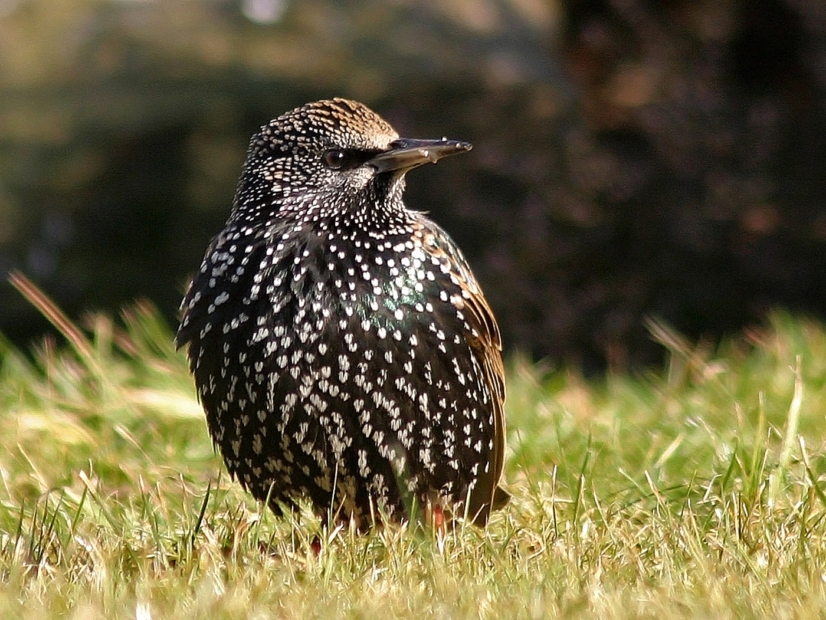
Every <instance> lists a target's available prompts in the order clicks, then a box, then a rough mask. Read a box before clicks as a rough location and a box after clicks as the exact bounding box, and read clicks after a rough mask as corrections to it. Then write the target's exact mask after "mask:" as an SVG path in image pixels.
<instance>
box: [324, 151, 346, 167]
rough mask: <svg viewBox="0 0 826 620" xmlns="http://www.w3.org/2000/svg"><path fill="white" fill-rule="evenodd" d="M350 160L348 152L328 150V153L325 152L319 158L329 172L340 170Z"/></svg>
mask: <svg viewBox="0 0 826 620" xmlns="http://www.w3.org/2000/svg"><path fill="white" fill-rule="evenodd" d="M350 159H351V158H350V157H348V152H347V151H342V150H340V149H330V150H329V151H325V152H324V155H322V156H321V161H323V162H324V165H325V166H327V167H328V168H329V169H330V170H341V169H342V168H344V167H345V166H346V165H347V163H348V161H349V160H350Z"/></svg>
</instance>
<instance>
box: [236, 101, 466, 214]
mask: <svg viewBox="0 0 826 620" xmlns="http://www.w3.org/2000/svg"><path fill="white" fill-rule="evenodd" d="M470 148H471V145H470V144H469V143H467V142H459V141H457V140H447V139H445V138H442V139H441V140H410V139H404V138H399V135H398V134H397V133H396V131H395V130H394V129H393V128H392V127H391V126H390V125H389V124H388V123H387V121H385V120H384V119H383V118H381V117H380V116H379V115H378V114H376V113H375V112H373V111H372V110H370V109H369V108H367V107H366V106H365V105H363V104H361V103H358V102H355V101H350V100H347V99H331V100H325V101H316V102H314V103H308V104H306V105H303V106H301V107H299V108H296V109H295V110H291V111H290V112H287V113H285V114H283V115H281V116H279V117H278V118H276V119H275V120H273V121H271V122H270V123H268V124H267V125H265V126H264V127H262V128H261V131H260V132H259V133H257V134H256V135H255V136H253V138H252V141H251V142H250V147H249V151H248V153H247V160H246V163H245V164H244V172H243V174H242V176H241V180H240V183H239V186H238V194H237V198H236V205H235V211H234V215H236V216H239V215H240V216H241V217H244V218H245V219H249V218H258V217H263V218H269V217H272V216H273V215H275V214H276V213H278V212H284V211H301V212H303V213H305V214H309V213H324V212H326V213H328V214H333V215H336V214H343V213H346V212H348V211H353V210H359V209H363V208H364V206H365V205H370V206H371V208H374V207H375V206H378V207H389V208H393V207H394V206H398V207H401V193H402V190H403V188H404V175H405V173H406V172H407V171H409V170H411V169H413V168H416V167H417V166H420V165H422V164H425V163H428V162H434V163H435V162H436V161H437V160H439V159H441V158H442V157H445V156H446V155H452V154H454V153H461V152H464V151H468V150H470Z"/></svg>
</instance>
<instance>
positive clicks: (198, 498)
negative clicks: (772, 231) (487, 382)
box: [0, 291, 826, 620]
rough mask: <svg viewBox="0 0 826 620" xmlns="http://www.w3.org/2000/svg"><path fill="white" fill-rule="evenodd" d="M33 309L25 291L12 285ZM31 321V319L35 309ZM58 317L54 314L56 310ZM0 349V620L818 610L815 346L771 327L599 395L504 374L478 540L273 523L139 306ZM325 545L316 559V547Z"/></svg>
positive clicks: (672, 348) (303, 520)
mask: <svg viewBox="0 0 826 620" xmlns="http://www.w3.org/2000/svg"><path fill="white" fill-rule="evenodd" d="M30 293H31V291H30ZM39 303H41V304H43V303H45V302H44V301H43V300H42V299H41V300H40V302H39ZM55 312H57V311H56V310H55ZM52 318H53V320H55V321H56V323H57V324H58V325H60V326H61V329H62V330H63V332H64V334H65V335H66V336H67V341H65V342H63V343H61V344H57V345H56V344H55V343H53V342H51V341H48V340H47V341H46V342H44V343H43V344H41V345H40V346H38V347H37V348H36V349H35V350H34V351H33V352H32V353H31V354H26V355H23V354H21V353H20V352H19V351H17V350H15V349H14V348H13V347H11V346H10V345H9V344H8V343H6V342H3V341H0V364H1V365H0V610H3V617H4V618H37V619H38V620H42V619H43V618H51V617H66V618H84V619H85V618H137V619H138V620H148V619H149V618H205V617H208V618H269V617H277V618H335V617H344V618H361V617H385V618H422V617H435V618H464V617H471V618H476V617H481V618H497V619H501V618H544V617H548V618H553V617H566V618H568V617H570V618H673V617H680V618H709V617H711V618H734V617H736V618H751V617H753V618H764V617H772V618H809V617H812V618H814V617H822V615H823V612H822V610H823V609H826V584H824V580H826V496H825V495H824V475H826V457H824V449H823V447H824V440H825V439H826V424H824V421H826V420H825V419H824V418H825V416H826V389H825V387H824V386H826V331H824V328H823V327H822V326H820V325H819V324H817V323H815V322H812V321H808V320H805V319H800V318H793V317H790V316H788V315H785V314H780V313H778V314H774V315H773V316H772V317H771V318H770V319H769V320H768V321H767V324H766V326H764V327H762V328H760V329H755V330H751V331H749V332H748V333H746V334H743V335H742V336H740V337H738V338H735V339H732V340H729V341H727V342H725V343H723V344H722V345H720V346H719V347H716V348H715V347H710V346H693V345H691V344H689V343H687V342H685V341H683V340H682V339H681V338H680V337H679V336H678V335H676V334H674V333H673V332H671V331H669V330H668V329H666V328H664V327H662V326H660V325H654V324H652V333H653V334H654V335H655V336H656V337H657V338H658V339H659V340H660V341H661V342H663V345H664V346H666V347H667V349H668V351H669V363H668V365H667V367H666V368H665V369H663V370H662V371H660V372H652V373H650V374H648V375H644V376H625V375H612V376H608V377H606V378H604V379H601V380H597V381H589V380H585V379H583V378H582V377H581V376H580V375H578V374H577V373H576V372H574V371H569V370H564V369H555V368H551V367H545V366H543V365H541V364H539V365H533V364H530V363H528V362H527V361H526V360H525V359H523V358H521V357H519V356H514V357H511V359H510V360H509V363H508V375H509V384H508V387H509V401H508V421H509V428H508V433H509V450H508V455H507V465H506V477H507V486H508V489H509V490H510V491H511V493H512V495H513V500H512V503H511V504H510V506H509V507H508V508H507V509H506V510H505V511H503V512H500V513H497V514H496V515H495V516H494V517H493V519H492V522H491V523H490V525H489V527H488V528H487V530H485V531H482V530H479V529H476V528H473V527H471V526H467V527H460V528H458V529H457V530H456V531H454V532H452V533H450V534H449V535H447V537H446V538H444V539H440V538H438V537H437V535H436V534H435V533H434V532H432V531H422V530H421V529H416V528H404V527H388V528H386V529H384V530H382V531H378V532H373V533H371V534H368V535H365V536H357V535H356V534H355V533H354V532H352V531H349V530H336V531H322V530H321V528H320V525H319V522H318V521H317V520H315V519H314V518H313V517H312V516H311V515H309V514H308V513H306V512H305V513H303V514H301V515H299V516H297V517H295V518H292V519H276V518H275V517H274V516H273V515H271V514H270V513H268V512H267V511H265V510H262V509H261V508H260V507H259V506H258V505H256V504H255V503H254V502H252V501H251V500H250V499H249V498H248V497H247V496H246V495H245V494H244V493H243V492H242V491H241V490H240V488H239V487H238V486H237V485H236V484H235V483H233V482H232V481H230V480H229V479H228V478H227V476H226V474H225V473H222V472H223V469H222V464H221V461H220V458H219V457H218V456H216V455H215V454H214V453H213V450H212V446H211V444H210V441H209V438H208V435H207V431H206V425H205V422H204V420H203V416H202V413H201V410H200V407H199V406H198V404H197V402H196V400H195V396H194V390H193V387H192V383H191V381H190V379H189V376H188V373H187V370H186V365H185V361H184V358H183V356H182V354H180V353H176V352H175V351H174V350H173V347H172V344H171V341H172V334H171V331H170V329H169V327H168V326H167V325H165V324H164V323H163V321H162V320H161V319H160V318H159V317H158V315H157V314H156V313H155V311H154V310H153V309H152V308H151V307H150V306H148V305H146V304H139V305H137V306H135V307H132V308H130V309H128V310H126V311H124V312H123V315H122V317H120V318H119V319H118V320H117V321H114V320H113V319H111V318H109V317H106V316H93V317H90V318H89V320H88V322H87V325H86V326H85V328H84V329H83V330H80V329H78V328H77V327H75V326H73V325H71V324H70V323H68V322H66V321H64V320H63V319H62V318H61V317H60V315H59V313H58V314H57V315H56V316H53V317H52ZM316 536H320V537H322V538H323V539H324V540H325V543H324V545H323V550H322V552H321V554H320V555H318V556H316V555H315V554H314V553H313V551H312V542H313V539H314V537H316Z"/></svg>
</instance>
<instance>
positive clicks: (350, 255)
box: [176, 99, 508, 528]
mask: <svg viewBox="0 0 826 620" xmlns="http://www.w3.org/2000/svg"><path fill="white" fill-rule="evenodd" d="M470 148H471V145H470V144H468V143H467V142H459V141H455V140H448V139H445V138H442V139H441V140H410V139H402V138H399V136H398V134H397V133H396V132H395V131H394V130H393V128H392V127H391V126H390V125H389V124H388V123H387V122H386V121H385V120H384V119H382V118H381V117H380V116H378V115H377V114H376V113H375V112H373V111H372V110H370V109H368V108H367V107H366V106H364V105H362V104H360V103H357V102H355V101H349V100H346V99H332V100H329V101H318V102H315V103H310V104H307V105H304V106H302V107H299V108H296V109H295V110H292V111H291V112H287V113H285V114H284V115H282V116H280V117H278V118H277V119H275V120H273V121H271V122H270V123H269V124H267V125H265V126H264V127H262V128H261V131H260V132H259V133H258V134H256V135H255V136H253V138H252V140H251V142H250V146H249V150H248V152H247V159H246V162H245V164H244V168H243V172H242V174H241V179H240V181H239V183H238V187H237V192H236V196H235V200H234V203H233V208H232V212H231V214H230V216H229V219H228V220H227V223H226V226H225V228H224V230H223V231H222V232H221V233H219V234H218V235H217V236H216V237H215V238H214V239H212V241H211V242H210V244H209V246H208V248H207V251H206V255H205V257H204V259H203V262H202V263H201V267H200V269H199V270H198V272H197V273H196V274H195V276H194V278H193V280H192V283H191V285H190V287H189V290H188V292H187V294H186V296H185V298H184V300H183V302H182V304H181V312H182V319H181V324H180V327H179V329H178V333H177V337H176V344H177V346H178V347H182V346H184V345H189V351H188V358H189V366H190V369H191V371H192V373H193V375H194V378H195V383H196V386H197V392H198V397H199V399H200V401H201V403H202V405H203V407H204V410H205V412H206V418H207V423H208V425H209V431H210V434H211V435H212V439H213V441H214V442H215V444H216V445H217V446H218V448H219V449H220V451H221V453H222V454H223V457H224V460H225V462H226V465H227V468H228V469H229V471H230V473H231V474H232V476H233V477H235V478H237V479H238V480H239V481H240V482H241V484H242V485H243V486H244V487H245V488H246V489H247V490H248V491H249V492H251V493H252V495H253V496H254V497H255V498H257V499H258V500H261V501H268V502H269V505H270V507H271V508H272V509H273V510H274V511H275V512H276V513H279V512H280V511H281V508H282V507H290V508H291V507H293V506H294V505H295V501H296V500H297V499H299V498H301V497H305V498H308V499H309V500H310V501H311V503H312V505H313V508H314V509H315V510H316V512H317V513H318V514H319V515H320V516H322V518H325V517H332V518H333V519H335V520H336V521H337V522H348V521H351V520H353V521H355V523H356V526H357V527H358V528H362V527H364V526H369V525H372V524H374V523H375V522H376V521H377V520H378V519H379V515H380V514H384V515H385V516H386V517H387V518H389V519H392V520H397V521H401V520H404V519H407V518H409V517H410V515H409V512H408V511H409V507H410V506H411V505H414V501H415V502H416V503H417V505H418V506H420V507H424V508H425V509H428V508H429V509H432V510H434V511H437V510H438V511H440V513H439V514H444V511H450V512H452V514H453V515H454V516H462V515H464V516H467V517H468V518H470V519H471V520H472V521H473V522H475V523H477V524H480V525H483V524H485V523H486V521H487V519H488V516H489V514H490V511H491V510H492V509H493V508H498V507H499V506H500V505H502V504H504V502H505V501H506V500H507V497H508V496H507V493H505V492H504V491H503V490H502V489H501V488H499V487H498V486H497V484H498V481H499V478H500V475H501V473H502V465H503V456H504V446H505V443H504V442H505V419H504V410H503V404H504V399H505V384H504V371H503V366H502V357H501V338H500V334H499V328H498V326H497V324H496V320H495V319H494V317H493V314H492V312H491V309H490V307H489V305H488V303H487V301H486V300H485V297H484V295H483V294H482V291H481V289H480V287H479V284H478V283H477V281H476V278H475V277H474V276H473V274H472V273H471V270H470V267H469V266H468V264H467V262H466V260H465V258H464V256H463V255H462V253H461V251H460V250H459V248H458V247H457V246H456V245H455V244H454V242H453V241H452V240H451V239H450V237H449V236H448V235H447V233H445V231H443V230H442V229H441V228H440V227H439V226H437V225H436V224H434V223H433V222H432V221H430V220H429V219H428V218H426V217H425V216H424V215H423V214H422V213H420V212H417V211H412V210H410V209H408V208H407V207H406V206H405V204H404V202H403V201H402V193H403V191H404V186H405V174H406V173H407V172H408V171H409V170H411V169H413V168H416V167H417V166H420V165H422V164H425V163H427V162H436V161H437V160H438V159H440V158H442V157H444V156H447V155H452V154H455V153H462V152H465V151H468V150H470Z"/></svg>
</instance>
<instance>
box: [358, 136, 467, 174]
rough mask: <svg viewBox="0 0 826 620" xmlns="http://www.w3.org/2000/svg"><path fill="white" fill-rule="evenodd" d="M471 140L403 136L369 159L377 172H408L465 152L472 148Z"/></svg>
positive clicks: (369, 164) (370, 164)
mask: <svg viewBox="0 0 826 620" xmlns="http://www.w3.org/2000/svg"><path fill="white" fill-rule="evenodd" d="M471 148H472V147H471V144H470V143H469V142H460V141H459V140H448V139H447V138H442V139H441V140H410V139H407V138H401V139H399V140H396V141H395V142H392V143H391V144H390V149H389V150H387V151H385V152H384V153H379V154H378V155H376V156H375V157H373V158H372V159H369V160H368V161H367V165H368V166H372V167H373V168H375V169H376V171H377V172H390V171H392V170H399V171H404V172H406V171H407V170H410V169H412V168H416V167H417V166H421V165H422V164H426V163H428V162H432V163H434V164H435V163H436V162H437V161H439V160H440V159H441V158H442V157H447V156H448V155H455V154H456V153H464V152H466V151H469V150H470V149H471Z"/></svg>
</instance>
